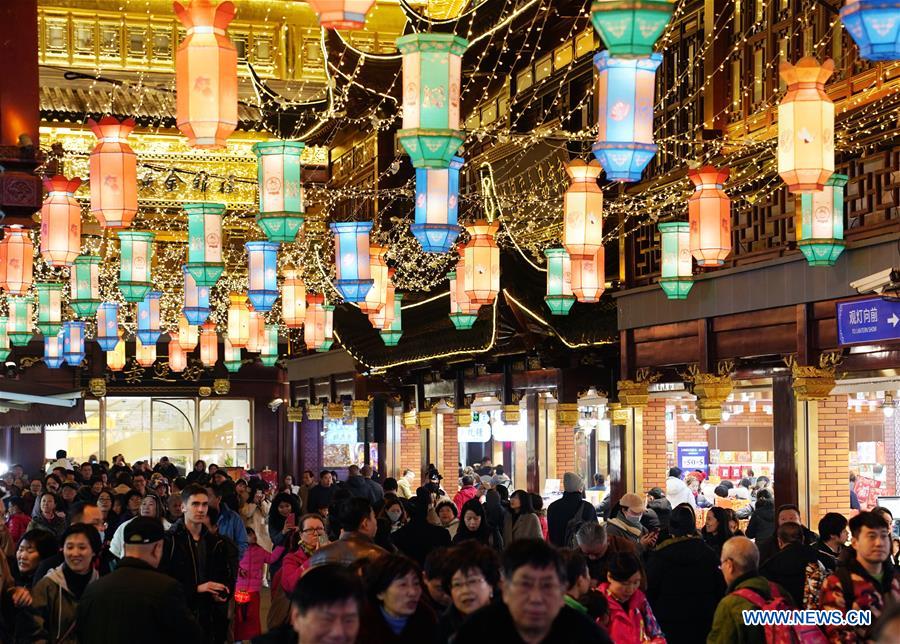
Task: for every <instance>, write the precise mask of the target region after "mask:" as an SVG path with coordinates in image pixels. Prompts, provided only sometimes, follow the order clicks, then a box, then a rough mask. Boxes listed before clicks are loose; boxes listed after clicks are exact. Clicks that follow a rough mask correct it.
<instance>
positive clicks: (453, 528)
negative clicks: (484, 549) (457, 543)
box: [443, 517, 460, 542]
mask: <svg viewBox="0 0 900 644" xmlns="http://www.w3.org/2000/svg"><path fill="white" fill-rule="evenodd" d="M459 525H460V522H459V519H457V518H456V517H453V520H452V521H451V522H450V523H448V524H447V525H445V526H443V527H444V530H446V531H447V532H449V533H450V541H451V542H452V541H453V538H454V537H455V536H456V532H457V530H459Z"/></svg>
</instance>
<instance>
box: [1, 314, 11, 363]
mask: <svg viewBox="0 0 900 644" xmlns="http://www.w3.org/2000/svg"><path fill="white" fill-rule="evenodd" d="M8 326H9V318H8V317H6V316H5V315H3V316H0V361H3V360H6V359H7V358H8V357H9V354H10V348H11V346H10V341H9V333H8V332H7V328H8Z"/></svg>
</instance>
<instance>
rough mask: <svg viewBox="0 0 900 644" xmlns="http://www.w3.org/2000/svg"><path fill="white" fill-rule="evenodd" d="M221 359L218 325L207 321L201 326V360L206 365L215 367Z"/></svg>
mask: <svg viewBox="0 0 900 644" xmlns="http://www.w3.org/2000/svg"><path fill="white" fill-rule="evenodd" d="M218 359H219V336H218V335H217V334H216V325H215V324H213V323H212V322H207V323H205V324H204V325H203V326H201V327H200V362H202V363H203V365H204V366H206V367H214V366H215V364H216V361H217V360H218Z"/></svg>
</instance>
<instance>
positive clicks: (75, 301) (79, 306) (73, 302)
mask: <svg viewBox="0 0 900 644" xmlns="http://www.w3.org/2000/svg"><path fill="white" fill-rule="evenodd" d="M100 261H101V259H100V257H99V256H98V255H79V256H78V257H76V258H75V266H74V267H72V269H71V270H70V271H69V306H71V307H72V310H73V311H74V312H75V315H76V316H77V317H80V318H89V317H93V316H94V315H96V313H97V307H98V306H100Z"/></svg>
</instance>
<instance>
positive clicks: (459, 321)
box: [447, 271, 478, 331]
mask: <svg viewBox="0 0 900 644" xmlns="http://www.w3.org/2000/svg"><path fill="white" fill-rule="evenodd" d="M447 278H448V279H449V280H450V321H451V322H453V326H455V327H456V328H457V330H459V331H463V330H465V329H471V328H472V327H473V326H475V321H476V320H477V319H478V312H477V309H475V312H471V309H470V308H469V298H468V296H467V295H466V291H465V290H464V288H463V286H464V284H463V280H462V279H460V280H457V279H456V271H450V272H449V273H447Z"/></svg>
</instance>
